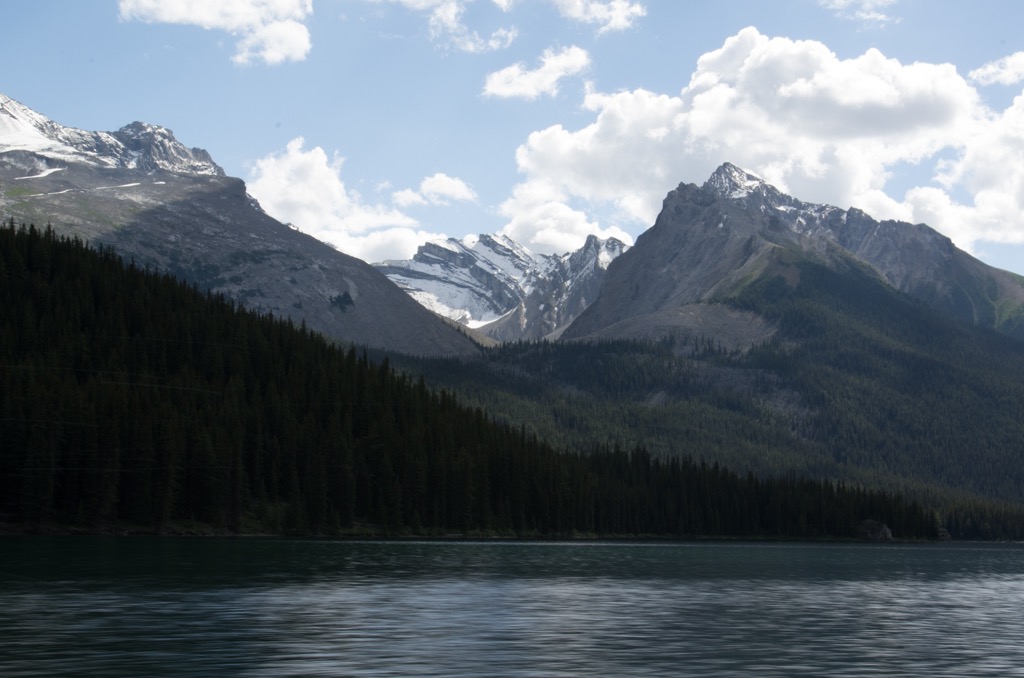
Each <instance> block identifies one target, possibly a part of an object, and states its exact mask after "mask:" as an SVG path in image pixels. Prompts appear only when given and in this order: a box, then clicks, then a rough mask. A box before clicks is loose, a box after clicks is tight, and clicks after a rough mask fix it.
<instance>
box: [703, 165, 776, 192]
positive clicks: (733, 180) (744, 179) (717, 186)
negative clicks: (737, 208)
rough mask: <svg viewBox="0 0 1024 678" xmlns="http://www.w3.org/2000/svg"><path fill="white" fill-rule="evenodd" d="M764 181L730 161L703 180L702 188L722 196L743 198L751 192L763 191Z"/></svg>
mask: <svg viewBox="0 0 1024 678" xmlns="http://www.w3.org/2000/svg"><path fill="white" fill-rule="evenodd" d="M766 186H767V184H765V182H764V181H762V180H761V178H760V177H757V176H754V175H753V174H751V173H749V172H747V171H746V170H743V169H740V168H739V167H737V166H736V165H733V164H732V163H729V162H727V163H723V164H722V165H721V167H719V168H718V169H716V170H715V172H714V174H712V175H711V177H710V178H709V179H708V180H707V181H706V182H704V186H703V188H704V190H708V191H712V192H714V193H715V194H716V195H718V196H720V197H723V198H733V199H735V198H745V197H747V196H748V195H750V194H751V193H755V192H763V191H764V190H765V187H766Z"/></svg>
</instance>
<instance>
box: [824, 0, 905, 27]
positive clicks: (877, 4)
mask: <svg viewBox="0 0 1024 678" xmlns="http://www.w3.org/2000/svg"><path fill="white" fill-rule="evenodd" d="M896 1H897V0H818V4H819V5H821V6H822V7H824V8H825V9H830V10H832V11H833V12H835V13H836V14H837V15H838V16H840V17H842V18H843V19H851V20H855V21H864V22H868V23H876V24H886V23H889V22H890V21H897V19H895V18H894V17H892V16H890V15H888V14H886V13H885V12H883V11H882V10H884V9H885V8H886V7H889V6H890V5H895V4H896Z"/></svg>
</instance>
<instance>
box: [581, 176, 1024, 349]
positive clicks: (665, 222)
mask: <svg viewBox="0 0 1024 678" xmlns="http://www.w3.org/2000/svg"><path fill="white" fill-rule="evenodd" d="M801 262H814V263H815V264H816V265H825V266H827V267H828V268H830V269H833V270H839V271H842V270H850V269H851V268H855V267H856V268H861V269H864V270H869V271H871V275H875V276H877V277H878V278H879V280H880V281H883V282H884V284H886V285H891V286H892V287H895V288H896V289H898V290H899V291H901V292H904V293H906V294H908V295H910V296H911V297H914V298H916V299H918V300H919V301H922V302H924V303H925V304H927V305H929V306H931V307H932V308H934V309H936V310H940V311H943V312H946V313H949V314H952V315H954V316H956V317H958V318H960V319H962V320H964V321H966V322H968V323H971V324H975V325H980V326H983V327H989V328H994V329H998V330H1000V331H1003V332H1006V333H1007V334H1012V335H1016V336H1024V278H1021V277H1020V276H1017V275H1014V274H1013V273H1009V272H1007V271H1002V270H999V269H996V268H993V267H991V266H988V265H986V264H984V263H982V262H981V261H978V260H977V259H975V258H974V257H972V256H970V255H968V254H967V253H965V252H963V251H961V250H959V249H957V248H956V246H955V245H953V243H952V241H950V240H949V238H947V237H945V236H943V235H942V234H940V233H938V232H936V231H935V230H933V229H931V228H929V227H928V226H926V225H924V224H908V223H902V222H896V221H876V220H874V219H872V218H871V217H870V216H868V215H867V214H865V213H864V212H862V211H860V210H858V209H853V208H851V209H848V210H844V209H840V208H838V207H833V206H830V205H818V204H813V203H804V202H801V201H800V200H797V199H796V198H793V197H791V196H788V195H785V194H784V193H782V192H780V191H779V190H777V189H776V188H775V187H773V186H771V185H769V184H767V183H765V182H764V181H762V180H761V179H759V178H758V177H756V176H754V175H752V174H749V173H748V172H745V171H743V170H741V169H740V168H738V167H736V166H734V165H731V164H728V163H726V164H724V165H722V166H721V167H719V168H718V170H716V171H715V173H714V174H713V175H712V176H711V177H710V178H709V179H708V180H707V181H706V182H705V183H704V185H703V186H696V185H694V184H680V185H679V187H678V188H676V189H675V190H673V191H671V192H670V193H669V194H668V196H667V197H666V198H665V201H664V204H663V207H662V211H661V213H660V214H659V215H658V219H657V221H656V222H655V224H654V226H652V227H651V228H650V229H648V230H647V231H646V232H645V233H643V234H642V235H641V236H640V237H639V238H638V239H637V242H636V244H635V245H634V246H633V247H632V248H631V249H630V251H629V252H627V253H626V254H625V255H623V256H622V257H620V258H618V259H617V260H616V261H615V262H613V264H612V265H611V266H610V267H609V269H608V273H607V275H606V276H605V281H604V284H603V286H602V289H601V294H600V296H599V298H598V299H597V300H596V301H595V302H594V303H593V304H591V305H590V306H589V307H588V308H587V310H586V311H585V312H584V313H582V314H581V315H580V317H579V318H577V319H576V321H575V322H573V323H572V325H571V326H570V327H569V328H567V329H566V331H565V332H564V334H563V336H564V337H565V338H582V337H588V338H636V337H651V336H663V335H665V334H677V335H678V334H684V335H685V334H693V335H703V336H707V337H717V338H719V339H722V340H723V343H724V344H726V345H733V346H743V345H748V346H749V345H750V344H751V343H755V342H758V341H762V340H764V339H765V338H767V337H768V336H770V335H771V334H772V333H773V332H774V328H773V327H772V325H771V323H770V322H768V321H767V320H766V319H765V318H762V317H759V316H756V315H755V314H752V313H749V312H741V311H739V310H737V309H736V307H734V306H731V305H729V304H723V303H718V302H721V301H727V300H728V299H730V298H733V297H735V296H736V295H738V294H740V293H742V291H743V290H744V289H745V288H746V287H748V286H749V285H751V284H753V283H754V282H756V281H758V280H764V279H767V278H774V277H777V278H778V279H779V281H781V282H780V284H783V285H785V286H787V287H790V288H793V287H795V286H797V285H799V284H800V266H801V265H803V264H802V263H801Z"/></svg>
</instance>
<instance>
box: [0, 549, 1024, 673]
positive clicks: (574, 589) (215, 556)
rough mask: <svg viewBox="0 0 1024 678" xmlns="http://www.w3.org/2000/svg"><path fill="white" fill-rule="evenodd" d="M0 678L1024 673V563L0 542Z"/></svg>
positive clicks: (762, 553) (790, 552) (1023, 557)
mask: <svg viewBox="0 0 1024 678" xmlns="http://www.w3.org/2000/svg"><path fill="white" fill-rule="evenodd" d="M0 549H2V551H0V553H2V556H0V582H2V583H0V675H3V676H53V675H83V676H89V675H94V676H99V675H104V676H108V675H139V676H141V675H151V676H152V675H238V676H282V675H294V676H300V675H301V676H390V675H394V676H399V675H401V676H630V675H633V676H710V675H736V674H746V675H758V676H799V675H808V676H811V675H813V676H820V675H833V676H835V675H846V676H865V675H879V676H908V675H921V676H924V675H927V676H965V675H971V676H1014V675H1017V676H1024V647H1022V644H1021V642H1020V638H1024V547H1021V546H1019V545H991V544H990V545H916V546H867V545H828V544H737V543H726V544H704V543H700V544H656V545H650V544H593V543H588V544H550V543H392V542H387V543H373V542H367V543H354V542H335V541H301V540H262V539H236V540H230V539H209V540H207V539H196V540H188V539H146V538H132V539H100V538H81V539H79V538H61V539H31V538H8V539H3V540H0Z"/></svg>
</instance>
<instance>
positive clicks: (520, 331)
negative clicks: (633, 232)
mask: <svg viewBox="0 0 1024 678" xmlns="http://www.w3.org/2000/svg"><path fill="white" fill-rule="evenodd" d="M626 249H628V248H627V247H626V245H624V244H623V243H622V242H621V241H619V240H616V239H615V238H608V239H602V238H598V237H596V236H593V235H591V236H589V237H588V238H587V240H586V242H585V243H584V244H583V247H581V248H580V249H578V250H576V251H574V252H569V253H567V254H564V255H562V256H555V255H546V254H536V253H534V252H531V251H530V250H529V249H527V248H526V247H524V246H523V245H521V244H519V243H517V242H516V241H514V240H512V239H511V238H509V237H508V236H505V235H501V234H481V235H472V236H467V237H465V238H462V239H461V240H460V239H457V238H448V239H447V240H436V241H432V242H427V243H425V244H423V245H421V246H420V247H419V249H418V250H417V252H416V255H415V256H414V257H413V258H412V259H411V260H408V261H385V262H381V263H379V264H375V266H376V267H377V268H378V270H380V271H381V272H383V273H384V274H385V275H387V276H388V277H389V278H391V280H392V281H393V282H395V283H396V284H397V285H398V286H399V287H401V288H402V289H404V290H405V291H406V292H408V293H409V295H410V296H412V297H413V298H414V299H416V300H417V301H418V302H420V303H421V304H422V305H423V306H425V307H426V308H428V309H430V310H432V311H434V312H435V313H438V314H440V315H443V316H445V317H447V318H449V319H451V320H454V321H456V322H459V323H462V324H463V325H467V326H469V327H472V328H474V329H477V330H479V331H480V332H482V333H483V334H486V335H487V336H489V337H491V338H492V339H496V340H498V341H515V340H519V339H539V338H541V337H545V336H547V335H549V334H550V333H551V332H554V331H556V330H558V329H559V328H561V327H563V326H564V325H566V324H568V323H569V322H570V321H571V320H572V319H573V318H575V317H576V316H577V315H578V314H579V313H580V312H581V311H582V310H583V308H585V307H586V305H587V304H589V303H590V302H591V301H592V300H593V299H594V298H596V296H597V290H598V288H599V287H600V283H601V280H602V279H603V277H604V273H605V271H606V270H607V268H608V265H609V264H610V263H611V262H612V260H614V259H615V258H616V257H618V256H619V255H620V254H622V252H623V251H625V250H626Z"/></svg>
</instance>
